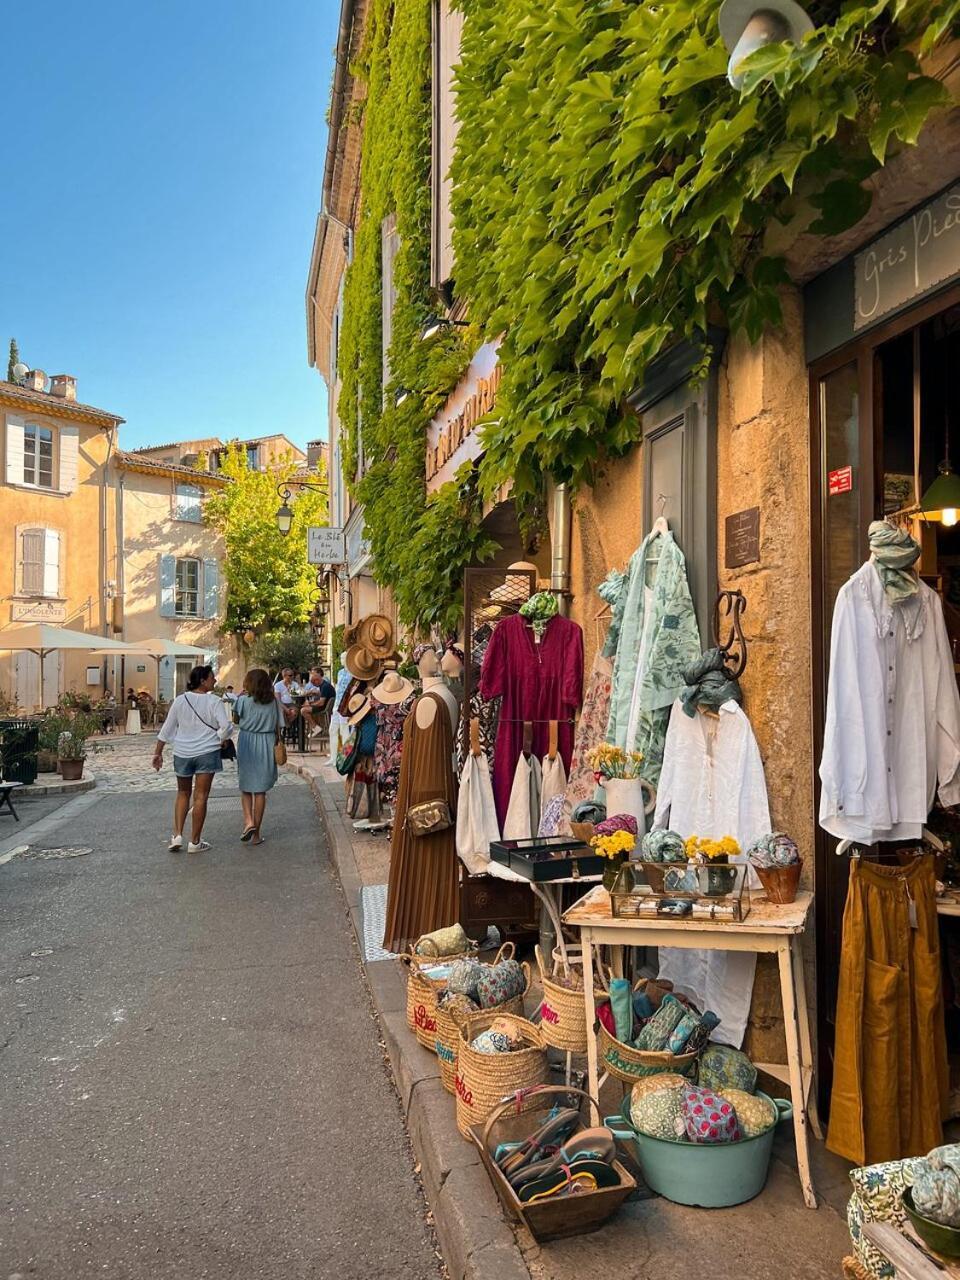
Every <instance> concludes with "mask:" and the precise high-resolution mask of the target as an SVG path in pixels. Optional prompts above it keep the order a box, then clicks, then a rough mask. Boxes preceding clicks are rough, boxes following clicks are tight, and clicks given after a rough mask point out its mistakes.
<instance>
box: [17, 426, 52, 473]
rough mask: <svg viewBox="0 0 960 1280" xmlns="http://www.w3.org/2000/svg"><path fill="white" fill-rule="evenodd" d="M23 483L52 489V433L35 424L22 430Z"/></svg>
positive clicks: (48, 429)
mask: <svg viewBox="0 0 960 1280" xmlns="http://www.w3.org/2000/svg"><path fill="white" fill-rule="evenodd" d="M23 483H24V484H33V485H37V486H38V487H39V488H41V489H52V488H53V432H52V431H51V430H50V428H49V427H41V426H40V425H39V424H38V423H36V422H28V423H26V425H25V426H24V428H23Z"/></svg>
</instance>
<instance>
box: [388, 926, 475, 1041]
mask: <svg viewBox="0 0 960 1280" xmlns="http://www.w3.org/2000/svg"><path fill="white" fill-rule="evenodd" d="M476 954H477V953H476V951H461V952H460V953H459V954H457V955H454V956H418V955H415V954H414V955H402V956H401V957H400V963H401V964H402V965H405V966H406V969H407V975H408V976H407V1026H408V1027H409V1028H410V1030H411V1031H412V1032H413V1034H414V1035H415V1036H416V1037H417V1039H418V1040H419V1041H420V1043H421V1044H422V1045H423V1047H424V1048H425V1049H429V1050H430V1052H431V1053H436V1033H437V992H438V991H440V990H441V989H442V988H443V985H444V982H443V979H442V978H439V979H434V978H428V977H427V975H426V974H425V973H424V970H425V969H432V968H433V967H434V965H438V964H452V963H453V962H454V961H455V960H467V959H470V958H472V957H475V956H476Z"/></svg>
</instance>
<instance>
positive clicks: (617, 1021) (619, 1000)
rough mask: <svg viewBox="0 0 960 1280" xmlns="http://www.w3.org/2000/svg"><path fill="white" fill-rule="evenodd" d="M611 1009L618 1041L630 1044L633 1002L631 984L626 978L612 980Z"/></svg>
mask: <svg viewBox="0 0 960 1280" xmlns="http://www.w3.org/2000/svg"><path fill="white" fill-rule="evenodd" d="M610 1007H611V1009H612V1010H613V1022H614V1026H615V1027H616V1030H615V1031H614V1035H615V1036H616V1037H617V1039H618V1040H621V1041H625V1042H626V1043H627V1044H629V1043H630V1039H631V1037H632V1035H633V1001H632V999H631V991H630V983H629V982H628V981H627V980H626V978H611V979H610Z"/></svg>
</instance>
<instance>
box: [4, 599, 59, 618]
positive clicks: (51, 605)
mask: <svg viewBox="0 0 960 1280" xmlns="http://www.w3.org/2000/svg"><path fill="white" fill-rule="evenodd" d="M66 616H67V606H66V605H65V604H58V603H57V602H56V601H55V600H14V602H13V605H12V607H11V610H10V617H11V621H13V622H63V621H65V620H66Z"/></svg>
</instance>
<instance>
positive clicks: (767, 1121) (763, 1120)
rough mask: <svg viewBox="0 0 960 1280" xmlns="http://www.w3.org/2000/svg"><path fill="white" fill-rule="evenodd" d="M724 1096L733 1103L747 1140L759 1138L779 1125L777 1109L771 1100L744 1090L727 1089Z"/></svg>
mask: <svg viewBox="0 0 960 1280" xmlns="http://www.w3.org/2000/svg"><path fill="white" fill-rule="evenodd" d="M723 1096H724V1097H725V1098H726V1100H727V1101H728V1102H732V1103H733V1108H734V1110H735V1111H736V1113H737V1119H738V1120H739V1121H740V1129H741V1131H742V1133H743V1136H744V1137H745V1138H757V1137H759V1136H760V1134H761V1133H766V1132H767V1130H768V1129H772V1128H773V1126H774V1125H775V1124H776V1123H777V1108H776V1107H775V1106H774V1105H773V1104H772V1103H771V1102H770V1100H769V1098H761V1097H760V1095H759V1094H756V1093H744V1091H743V1090H742V1089H726V1090H725V1091H724V1094H723Z"/></svg>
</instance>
